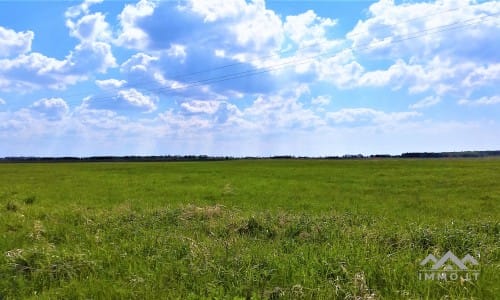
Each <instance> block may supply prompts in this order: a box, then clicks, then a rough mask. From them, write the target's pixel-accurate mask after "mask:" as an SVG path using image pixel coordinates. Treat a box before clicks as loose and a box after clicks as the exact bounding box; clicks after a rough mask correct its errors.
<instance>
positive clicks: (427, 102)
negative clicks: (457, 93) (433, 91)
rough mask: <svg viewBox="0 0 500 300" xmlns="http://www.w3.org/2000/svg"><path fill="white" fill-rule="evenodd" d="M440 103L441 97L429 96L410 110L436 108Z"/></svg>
mask: <svg viewBox="0 0 500 300" xmlns="http://www.w3.org/2000/svg"><path fill="white" fill-rule="evenodd" d="M439 102H441V98H440V97H438V96H428V97H425V98H424V99H422V100H420V101H418V102H416V103H414V104H412V105H410V108H411V109H420V108H427V107H431V106H434V105H436V104H438V103H439Z"/></svg>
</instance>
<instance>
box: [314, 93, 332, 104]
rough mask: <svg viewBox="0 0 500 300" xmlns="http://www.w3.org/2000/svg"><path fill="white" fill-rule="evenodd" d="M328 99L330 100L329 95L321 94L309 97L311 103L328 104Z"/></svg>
mask: <svg viewBox="0 0 500 300" xmlns="http://www.w3.org/2000/svg"><path fill="white" fill-rule="evenodd" d="M330 101H331V98H330V96H324V95H321V96H318V97H314V98H313V99H311V104H313V105H319V106H325V105H328V104H330Z"/></svg>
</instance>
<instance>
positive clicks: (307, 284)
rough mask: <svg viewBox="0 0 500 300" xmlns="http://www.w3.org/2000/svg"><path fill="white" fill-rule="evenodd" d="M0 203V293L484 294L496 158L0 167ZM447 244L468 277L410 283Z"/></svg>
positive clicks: (493, 252) (493, 280)
mask: <svg viewBox="0 0 500 300" xmlns="http://www.w3.org/2000/svg"><path fill="white" fill-rule="evenodd" d="M0 205H1V206H0V234H1V238H0V299H22V298H28V299H29V298H32V299H130V298H135V299H158V298H161V299H200V298H201V299H204V298H206V299H336V298H337V299H422V298H423V299H443V298H446V299H448V298H451V299H464V298H465V299H499V298H500V284H499V283H500V159H448V160H447V159H442V160H441V159H440V160H398V159H388V160H340V161H321V160H260V161H247V160H241V161H221V162H170V163H68V164H65V163H58V164H45V163H40V164H7V163H5V164H0ZM448 250H451V251H452V252H453V253H455V254H456V255H457V256H458V257H459V258H462V257H464V256H465V255H466V254H471V255H472V256H474V257H475V258H476V259H478V261H479V266H478V267H476V268H477V270H479V271H480V275H479V278H478V280H463V278H462V279H460V278H459V279H458V280H448V281H443V280H419V271H421V270H422V267H421V266H420V265H419V263H420V261H421V260H423V259H424V258H425V257H426V256H427V255H428V254H431V253H432V254H434V255H435V256H436V257H438V259H439V257H440V256H442V255H443V254H444V253H446V252H447V251H448ZM464 274H465V273H460V275H461V276H462V277H464V276H465V275H464Z"/></svg>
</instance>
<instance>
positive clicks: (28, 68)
mask: <svg viewBox="0 0 500 300" xmlns="http://www.w3.org/2000/svg"><path fill="white" fill-rule="evenodd" d="M114 66H116V60H115V58H114V56H113V55H112V53H111V48H110V46H109V45H108V44H106V43H101V42H96V43H91V44H79V45H77V46H76V47H75V49H74V50H73V51H71V52H70V54H68V55H67V56H66V58H65V59H64V60H58V59H55V58H51V57H47V56H45V55H43V54H40V53H36V52H35V53H29V54H23V55H20V56H18V57H16V58H15V59H0V87H2V88H5V89H6V90H22V91H26V90H30V89H36V88H41V87H48V88H52V89H63V88H65V87H66V86H68V85H72V84H75V83H76V82H78V81H82V80H86V79H87V78H88V76H89V75H90V74H91V73H93V72H95V71H97V72H101V73H105V72H106V71H107V70H108V69H109V68H111V67H114Z"/></svg>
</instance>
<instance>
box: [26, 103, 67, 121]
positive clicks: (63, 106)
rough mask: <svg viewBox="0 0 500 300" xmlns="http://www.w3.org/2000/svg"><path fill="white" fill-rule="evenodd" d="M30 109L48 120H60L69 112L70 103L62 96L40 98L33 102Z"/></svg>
mask: <svg viewBox="0 0 500 300" xmlns="http://www.w3.org/2000/svg"><path fill="white" fill-rule="evenodd" d="M30 109H31V110H32V111H35V112H37V113H39V114H40V115H42V116H44V117H45V118H47V119H48V120H60V119H62V118H63V117H64V116H66V115H67V114H68V112H69V106H68V104H67V103H66V101H64V100H63V99H61V98H44V99H40V100H38V101H36V102H35V103H33V104H32V105H31V106H30Z"/></svg>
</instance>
